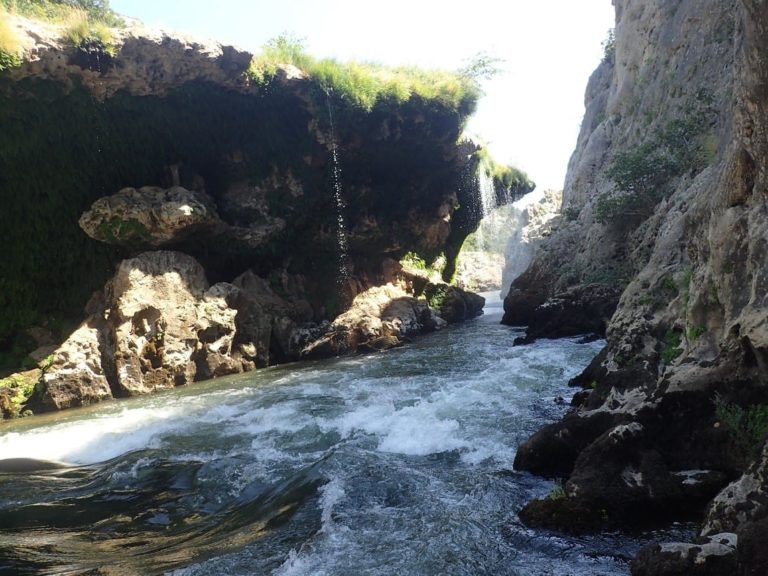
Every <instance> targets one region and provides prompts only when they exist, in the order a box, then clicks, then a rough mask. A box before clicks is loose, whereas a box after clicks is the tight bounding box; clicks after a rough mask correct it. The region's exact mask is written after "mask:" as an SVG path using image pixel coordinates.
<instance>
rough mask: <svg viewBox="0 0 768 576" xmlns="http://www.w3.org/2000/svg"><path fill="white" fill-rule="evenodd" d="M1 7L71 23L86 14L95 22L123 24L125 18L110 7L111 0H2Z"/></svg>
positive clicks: (27, 15) (40, 18)
mask: <svg viewBox="0 0 768 576" xmlns="http://www.w3.org/2000/svg"><path fill="white" fill-rule="evenodd" d="M0 7H4V8H5V9H6V10H7V11H9V12H11V13H15V14H19V15H20V16H25V17H26V18H33V19H35V20H45V21H47V22H55V23H59V24H61V23H69V22H70V21H71V20H72V18H73V16H76V15H78V14H84V15H85V16H87V18H88V19H89V20H90V21H91V22H93V23H97V22H99V23H102V24H103V25H106V26H112V27H117V26H122V25H123V24H124V22H123V20H122V19H121V18H120V17H119V16H118V15H117V14H116V13H115V12H114V11H113V10H112V8H110V7H109V0H0Z"/></svg>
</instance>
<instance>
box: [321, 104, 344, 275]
mask: <svg viewBox="0 0 768 576" xmlns="http://www.w3.org/2000/svg"><path fill="white" fill-rule="evenodd" d="M325 101H326V104H327V105H328V122H329V125H330V134H329V136H330V146H331V179H332V182H331V184H332V187H333V203H334V208H335V210H336V247H337V251H338V266H339V270H338V277H337V279H336V280H337V282H338V284H339V286H344V285H346V284H347V282H348V280H349V247H348V242H347V225H346V221H345V218H344V195H343V188H342V185H341V162H340V161H339V148H338V146H337V144H336V127H335V126H334V122H333V105H332V103H331V92H330V90H329V91H328V92H326V98H325Z"/></svg>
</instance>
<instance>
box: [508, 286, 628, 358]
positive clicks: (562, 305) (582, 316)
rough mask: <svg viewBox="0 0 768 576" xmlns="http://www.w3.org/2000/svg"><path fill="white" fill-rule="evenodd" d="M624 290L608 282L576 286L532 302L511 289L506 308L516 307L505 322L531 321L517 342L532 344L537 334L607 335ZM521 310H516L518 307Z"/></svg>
mask: <svg viewBox="0 0 768 576" xmlns="http://www.w3.org/2000/svg"><path fill="white" fill-rule="evenodd" d="M620 296H621V291H620V290H619V289H617V288H616V287H613V286H608V285H605V284H587V285H578V286H573V287H571V288H569V289H568V290H566V291H565V292H562V293H559V294H556V295H555V296H553V297H552V298H549V299H547V300H546V301H544V302H542V303H541V304H538V305H535V306H531V305H530V304H529V303H528V301H527V300H525V299H520V294H519V293H513V292H511V293H510V294H509V296H508V297H507V300H509V303H507V301H506V300H505V309H507V308H508V309H510V310H511V311H514V314H513V313H512V312H510V313H508V314H507V315H506V317H507V319H506V323H509V324H513V325H517V324H519V323H520V322H521V321H522V320H525V322H526V323H527V324H528V329H527V331H526V333H525V336H524V337H521V338H518V339H517V340H516V341H515V344H529V343H531V342H533V341H534V340H536V339H538V338H563V337H565V336H576V335H578V334H596V335H598V336H605V331H606V327H607V326H608V322H609V321H610V319H611V316H613V313H614V312H615V311H616V306H617V305H618V303H619V297H620ZM518 306H519V307H521V310H519V311H517V310H515V308H516V307H518Z"/></svg>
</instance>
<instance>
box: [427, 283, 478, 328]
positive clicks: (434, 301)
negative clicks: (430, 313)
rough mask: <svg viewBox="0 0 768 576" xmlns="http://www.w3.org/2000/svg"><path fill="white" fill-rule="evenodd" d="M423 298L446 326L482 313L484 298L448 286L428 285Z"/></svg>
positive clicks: (440, 284)
mask: <svg viewBox="0 0 768 576" xmlns="http://www.w3.org/2000/svg"><path fill="white" fill-rule="evenodd" d="M424 296H425V297H426V299H427V302H428V303H429V306H430V308H432V309H433V310H435V312H436V313H437V314H438V315H439V316H440V317H441V318H442V319H443V320H445V321H446V322H447V323H448V324H454V323H456V322H463V321H464V320H468V319H470V318H474V317H475V316H479V315H481V314H482V313H483V306H485V298H483V297H482V296H480V295H478V294H475V293H473V292H467V291H465V290H462V289H461V288H458V287H456V286H450V285H448V284H442V283H439V284H435V283H432V282H430V283H428V284H427V285H426V287H425V288H424Z"/></svg>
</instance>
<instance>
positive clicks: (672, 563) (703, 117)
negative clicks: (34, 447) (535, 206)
mask: <svg viewBox="0 0 768 576" xmlns="http://www.w3.org/2000/svg"><path fill="white" fill-rule="evenodd" d="M615 5H616V15H617V24H616V36H615V38H616V44H615V53H613V54H611V55H608V56H607V57H606V61H605V62H604V63H603V64H602V65H601V66H600V68H598V70H597V71H596V72H595V74H594V75H593V77H592V79H591V80H590V84H589V87H588V90H587V111H586V115H585V118H584V122H583V123H582V132H581V135H580V137H579V142H578V145H577V149H576V151H575V153H574V155H573V157H572V159H571V163H570V166H569V172H568V177H567V179H566V187H565V192H564V204H565V209H566V210H570V211H571V214H572V215H573V217H574V218H573V220H571V221H570V222H569V223H567V224H565V225H564V226H563V227H562V228H561V229H559V230H558V231H556V233H555V234H553V236H552V238H551V239H550V240H549V241H548V242H547V244H546V246H544V247H543V248H542V250H541V251H540V253H539V256H538V257H537V258H536V259H535V261H534V262H533V264H532V265H531V266H530V267H529V269H528V270H527V271H526V272H525V274H523V276H521V277H520V278H519V279H518V280H516V281H515V282H514V283H513V287H512V291H511V292H510V296H509V297H508V301H507V306H506V308H507V311H508V313H510V314H513V315H523V314H528V315H529V316H528V317H529V318H539V317H541V315H539V316H536V314H535V312H534V310H536V307H537V306H541V305H543V306H545V307H546V306H548V304H547V303H545V301H546V299H547V298H549V297H552V296H556V295H557V293H559V292H562V291H563V290H564V289H566V288H568V287H569V286H573V285H578V286H580V288H579V289H581V290H583V291H584V297H585V298H588V297H592V296H594V295H595V294H596V292H595V291H594V290H593V289H590V288H589V286H590V285H594V284H595V282H596V281H599V282H598V283H599V284H603V285H606V286H610V287H612V288H613V290H614V291H623V292H622V293H621V297H620V299H619V300H618V305H617V308H616V312H615V314H614V315H613V317H612V318H611V320H610V322H609V323H608V325H607V329H606V335H607V346H606V348H605V350H604V351H603V352H602V353H601V354H600V355H599V356H598V357H597V358H596V359H595V360H594V361H593V362H592V364H591V365H590V366H589V367H588V368H587V370H586V371H585V372H584V374H582V375H581V376H580V377H578V378H576V379H575V380H574V382H573V383H574V385H579V386H582V387H584V389H585V392H584V393H580V394H579V395H578V396H577V398H576V399H575V402H576V404H577V406H576V408H575V409H574V410H573V411H572V412H570V413H569V414H567V415H566V416H565V418H564V419H563V420H562V421H560V422H558V423H556V424H553V425H551V426H548V427H547V428H544V429H543V430H541V431H540V432H538V433H537V434H536V435H534V436H533V437H532V438H531V439H530V440H528V441H527V442H526V443H525V444H524V445H523V446H521V447H520V450H519V451H518V454H517V458H516V467H517V468H519V469H522V470H530V471H532V472H535V473H538V474H544V475H552V476H560V477H564V478H566V479H567V482H566V483H565V492H566V498H563V499H562V503H561V504H559V505H555V506H551V507H550V509H548V510H545V511H544V512H543V513H541V514H537V515H536V517H537V524H538V525H550V526H552V525H560V526H562V524H563V522H564V520H563V519H564V518H565V517H567V516H568V513H567V511H568V510H571V511H573V510H580V511H582V512H583V511H584V510H590V511H592V513H593V514H595V515H596V519H597V521H596V522H595V524H594V525H593V527H594V526H609V525H620V524H626V523H629V524H638V523H643V522H648V521H658V520H659V519H664V518H670V517H676V516H677V517H679V516H681V515H687V514H690V513H692V512H693V513H695V512H696V511H697V510H698V511H701V510H702V509H703V508H704V507H705V506H706V505H707V504H708V502H709V501H710V500H711V499H712V498H713V497H714V500H712V504H711V505H710V511H709V513H708V520H707V522H706V523H705V528H704V530H703V532H702V537H704V540H702V542H700V543H696V544H691V545H682V544H681V545H674V546H672V545H662V546H660V547H659V546H656V547H652V548H651V549H648V550H646V551H644V552H643V553H641V554H640V556H638V559H637V560H636V562H635V567H634V568H633V571H634V572H633V573H635V574H683V573H685V574H726V573H738V574H758V573H759V574H762V573H765V570H766V563H765V562H766V561H765V555H764V554H763V553H762V552H761V551H760V550H761V547H762V549H763V550H764V549H765V541H764V535H763V536H762V537H760V536H758V535H757V534H758V533H759V530H760V526H762V524H761V522H763V521H764V518H765V517H766V516H765V515H764V514H765V512H764V511H763V510H762V504H758V502H762V496H761V494H763V493H764V491H765V480H764V479H762V480H761V479H760V478H762V476H761V472H760V470H762V468H761V466H764V461H765V456H764V452H763V456H759V455H760V454H761V450H760V448H762V446H763V444H764V442H765V433H766V431H767V428H766V424H765V422H768V420H767V419H766V414H768V410H767V409H766V403H768V393H767V391H768V388H767V387H766V383H768V372H766V366H768V364H766V359H768V356H766V351H768V338H767V337H766V335H767V334H768V333H766V331H765V326H766V325H768V324H767V321H768V316H767V314H768V307H766V306H765V299H766V294H768V291H767V290H766V288H767V287H768V286H767V285H766V283H765V270H766V269H767V267H768V261H767V260H766V258H768V251H766V249H765V246H766V230H768V220H767V219H766V210H765V206H766V189H767V185H768V180H767V177H766V174H767V173H766V169H765V167H766V166H768V130H767V129H766V128H767V123H768V93H766V89H765V87H766V85H768V77H767V76H766V74H767V72H766V70H768V68H766V61H767V59H768V43H767V40H766V39H767V38H768V35H766V32H768V3H766V2H765V0H739V1H731V0H722V1H717V2H711V3H708V4H707V6H706V7H702V6H701V5H700V4H698V3H694V2H676V3H668V2H636V1H633V0H621V1H619V0H617V1H616V2H615ZM612 293H616V292H612ZM608 294H611V293H606V298H605V302H606V303H608V302H609V298H610V296H608ZM582 300H583V299H582ZM607 312H608V311H607V309H606V310H605V313H606V314H607ZM543 320H544V321H546V322H550V323H551V322H553V320H552V318H551V317H549V316H544V318H543ZM538 329H539V327H538V323H537V322H534V325H533V326H532V327H531V330H533V331H534V332H535V331H536V330H538ZM756 455H758V458H757V461H755V462H754V463H753V464H751V467H750V462H753V461H754V458H755V456H756ZM703 471H709V472H707V473H706V475H705V476H701V474H703ZM745 472H746V474H745V475H744V476H742V474H744V473H745ZM739 478H740V479H739ZM731 480H735V481H736V483H735V484H731V485H728V482H729V481H731ZM720 489H722V490H723V491H722V492H721V493H720V495H717V496H716V494H717V492H718V491H719V490H720ZM531 506H532V507H533V508H535V509H539V508H541V505H540V504H537V503H534V504H532V505H531ZM736 510H741V511H742V512H739V513H736V512H735V511H736ZM600 511H602V513H601V512H600ZM747 511H749V512H747ZM525 515H526V513H524V514H523V516H525ZM731 533H734V534H736V535H737V536H738V538H737V537H733V536H732V535H731ZM760 538H762V540H760ZM734 550H735V556H734V555H733V554H734ZM737 564H738V569H736V568H735V566H736V565H737ZM734 570H736V571H734Z"/></svg>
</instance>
